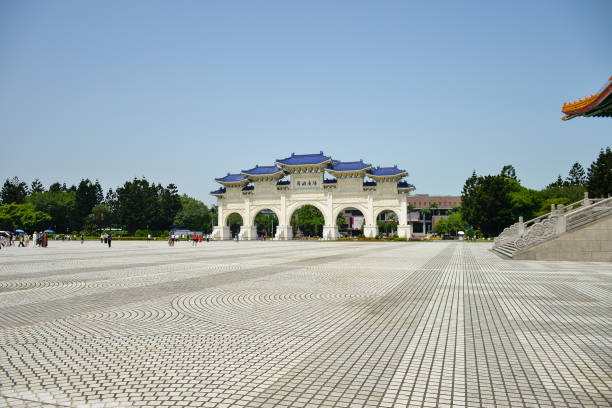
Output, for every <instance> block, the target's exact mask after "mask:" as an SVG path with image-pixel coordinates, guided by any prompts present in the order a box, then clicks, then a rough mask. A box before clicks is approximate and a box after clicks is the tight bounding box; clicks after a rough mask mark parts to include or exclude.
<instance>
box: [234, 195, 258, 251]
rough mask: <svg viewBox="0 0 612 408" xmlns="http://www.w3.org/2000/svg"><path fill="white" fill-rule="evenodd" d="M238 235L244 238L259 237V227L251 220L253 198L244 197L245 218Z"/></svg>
mask: <svg viewBox="0 0 612 408" xmlns="http://www.w3.org/2000/svg"><path fill="white" fill-rule="evenodd" d="M238 236H239V238H240V239H242V240H253V239H257V228H255V225H253V221H252V220H251V199H250V198H249V197H245V199H244V218H243V220H242V226H241V227H240V234H238Z"/></svg>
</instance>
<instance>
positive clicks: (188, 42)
mask: <svg viewBox="0 0 612 408" xmlns="http://www.w3.org/2000/svg"><path fill="white" fill-rule="evenodd" d="M611 15H612V2H611V1H608V0H602V1H575V0H572V1H548V2H547V1H525V2H522V1H518V2H516V1H512V2H497V1H481V2H470V1H451V2H445V1H435V2H427V1H418V2H409V1H368V2H365V1H333V2H330V1H312V0H310V1H302V2H287V1H257V2H255V1H244V2H237V1H216V2H213V1H163V2H162V1H129V2H125V1H96V2H94V1H27V0H24V1H21V0H19V1H17V0H14V1H6V0H0V149H1V151H2V155H1V163H0V170H1V174H0V176H1V177H2V178H3V179H4V178H6V177H10V176H13V175H16V176H18V177H20V178H21V179H25V180H26V181H27V182H28V183H29V182H31V181H32V179H34V178H36V177H39V178H40V179H41V180H42V181H43V183H44V184H45V185H47V186H48V185H49V184H50V183H51V182H54V181H62V182H67V183H77V182H78V181H79V180H80V179H81V178H84V177H87V178H90V179H99V180H100V182H101V183H102V185H103V187H104V188H105V190H106V189H108V188H109V187H112V188H116V187H117V186H118V185H120V184H122V183H123V182H124V181H125V180H127V179H131V178H132V177H134V176H138V177H140V176H146V177H147V178H148V179H149V180H151V181H155V182H162V183H163V184H167V183H170V182H174V183H175V184H177V185H178V186H179V188H180V191H181V192H185V193H187V194H189V195H192V196H194V197H196V198H199V199H202V200H204V201H205V202H207V203H212V202H214V199H213V198H212V197H210V196H209V195H208V192H209V191H211V190H213V189H216V188H217V185H216V183H215V182H214V181H213V178H214V177H220V176H223V175H224V174H225V173H226V172H228V171H232V172H235V171H239V170H241V169H246V168H250V167H252V166H254V165H255V164H260V165H266V164H272V163H273V161H274V160H275V159H277V158H282V157H286V156H287V155H289V154H291V152H295V153H314V152H318V151H319V150H324V151H325V153H328V154H330V155H332V156H333V157H334V158H336V159H339V160H347V161H349V160H359V159H364V160H366V161H368V162H371V163H373V164H375V165H394V164H397V165H399V166H400V167H402V168H405V169H406V170H408V172H409V173H410V177H409V178H408V180H409V182H411V183H413V184H415V185H416V187H417V191H416V192H417V193H431V194H434V193H441V194H458V193H459V192H460V191H461V187H462V186H463V183H464V181H465V179H466V178H467V177H468V176H469V175H470V174H471V172H472V170H473V169H475V170H476V171H477V172H478V173H480V174H489V173H498V172H499V170H500V169H501V167H502V166H503V165H504V164H512V165H514V166H515V167H516V170H517V174H518V176H519V178H520V179H521V180H522V182H523V184H524V185H526V186H528V187H533V188H541V187H543V186H544V185H546V184H548V183H550V182H551V181H553V180H554V179H555V178H556V176H557V174H559V173H561V174H562V175H564V176H565V175H566V174H567V171H568V170H569V168H570V166H571V165H572V163H574V162H575V161H578V162H580V163H582V164H583V166H585V168H586V167H588V165H589V164H590V163H591V162H592V161H593V160H594V159H595V158H596V156H597V154H598V153H599V150H600V149H601V148H602V147H603V146H606V145H612V120H610V119H597V118H577V119H574V120H571V121H569V122H562V121H561V117H562V113H561V105H562V103H563V102H564V101H568V100H573V99H575V98H578V97H583V96H585V95H586V94H587V93H588V94H590V92H595V91H598V90H599V88H600V87H601V86H602V85H603V84H604V82H605V81H606V80H607V79H608V77H609V76H610V75H612V44H611V42H610V39H612V24H610V21H609V19H610V16H611Z"/></svg>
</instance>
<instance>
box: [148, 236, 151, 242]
mask: <svg viewBox="0 0 612 408" xmlns="http://www.w3.org/2000/svg"><path fill="white" fill-rule="evenodd" d="M147 241H148V242H151V234H148V235H147Z"/></svg>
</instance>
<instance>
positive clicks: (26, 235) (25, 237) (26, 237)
mask: <svg viewBox="0 0 612 408" xmlns="http://www.w3.org/2000/svg"><path fill="white" fill-rule="evenodd" d="M23 241H24V243H25V246H26V247H27V246H28V244H29V243H30V234H28V233H26V234H25V236H24V237H23Z"/></svg>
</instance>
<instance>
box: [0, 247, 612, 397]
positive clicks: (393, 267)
mask: <svg viewBox="0 0 612 408" xmlns="http://www.w3.org/2000/svg"><path fill="white" fill-rule="evenodd" d="M489 247H490V245H488V244H469V243H465V242H439V243H412V242H410V243H402V242H398V243H360V242H354V243H351V242H239V243H235V242H212V243H209V244H202V245H201V246H200V247H198V248H194V247H191V246H190V245H189V244H187V243H180V244H178V246H177V247H175V248H169V247H167V245H165V244H164V243H160V242H151V243H136V242H120V241H115V242H114V243H113V248H111V249H109V248H107V247H105V246H103V245H101V244H99V243H94V242H87V243H85V245H81V244H79V243H77V242H64V243H61V242H51V244H50V247H49V248H5V249H3V250H2V251H1V252H0V405H4V406H11V407H40V406H49V407H63V406H83V407H85V406H96V407H97V406H109V407H112V406H119V407H123V406H210V407H213V406H215V407H223V406H226V407H230V406H231V407H233V406H248V407H289V406H292V407H304V406H325V407H355V406H372V407H379V406H380V407H395V406H414V407H450V406H454V407H463V406H466V407H480V406H487V407H510V406H516V407H523V406H532V407H537V406H541V407H565V406H569V407H589V406H601V407H604V406H607V407H609V406H611V405H612V342H611V340H612V266H611V265H610V264H609V263H607V264H606V263H572V262H528V261H505V260H502V259H499V258H497V257H496V256H495V255H493V254H492V253H491V252H489Z"/></svg>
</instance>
